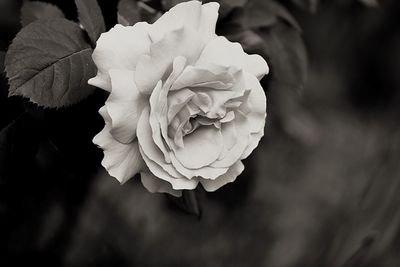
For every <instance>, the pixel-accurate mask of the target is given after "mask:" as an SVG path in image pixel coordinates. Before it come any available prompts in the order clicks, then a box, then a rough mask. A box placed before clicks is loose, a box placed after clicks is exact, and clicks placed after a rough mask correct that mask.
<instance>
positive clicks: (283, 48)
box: [258, 24, 307, 89]
mask: <svg viewBox="0 0 400 267" xmlns="http://www.w3.org/2000/svg"><path fill="white" fill-rule="evenodd" d="M258 33H259V35H260V36H261V37H262V38H263V39H264V40H265V42H264V49H263V51H264V54H265V56H266V58H267V62H268V63H269V64H270V67H271V68H270V69H271V76H272V79H274V80H275V81H279V82H280V83H283V84H285V85H288V86H290V87H295V88H297V89H302V88H303V86H304V83H305V81H306V79H307V51H306V48H305V45H304V41H303V39H302V37H301V34H300V33H299V32H298V31H296V30H294V29H292V28H291V27H289V26H287V25H284V24H277V25H275V26H274V27H270V28H264V29H261V30H260V31H259V32H258Z"/></svg>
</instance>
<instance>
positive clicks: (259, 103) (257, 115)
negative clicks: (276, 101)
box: [241, 73, 267, 133]
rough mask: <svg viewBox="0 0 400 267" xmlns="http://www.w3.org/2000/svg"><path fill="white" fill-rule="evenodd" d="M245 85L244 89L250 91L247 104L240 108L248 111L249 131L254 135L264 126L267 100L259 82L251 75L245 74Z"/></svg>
mask: <svg viewBox="0 0 400 267" xmlns="http://www.w3.org/2000/svg"><path fill="white" fill-rule="evenodd" d="M245 84H246V85H245V86H246V88H250V89H251V90H250V94H249V96H248V102H247V103H245V104H244V107H241V108H242V109H243V108H244V109H246V110H249V111H250V113H248V114H247V116H246V117H247V119H248V122H249V127H250V128H249V130H250V132H251V133H256V132H259V131H260V130H261V129H263V128H264V125H265V118H266V116H267V98H266V96H265V93H264V90H263V88H262V87H261V85H260V82H259V81H258V80H257V79H256V78H255V77H254V76H253V75H250V74H248V73H246V74H245Z"/></svg>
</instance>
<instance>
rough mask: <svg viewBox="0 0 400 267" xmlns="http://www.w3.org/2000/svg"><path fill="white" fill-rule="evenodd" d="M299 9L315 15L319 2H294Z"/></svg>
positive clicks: (306, 0)
mask: <svg viewBox="0 0 400 267" xmlns="http://www.w3.org/2000/svg"><path fill="white" fill-rule="evenodd" d="M292 1H293V3H294V4H295V5H297V6H298V7H300V8H302V9H304V10H307V11H309V12H312V13H314V12H315V11H317V7H318V4H319V0H292Z"/></svg>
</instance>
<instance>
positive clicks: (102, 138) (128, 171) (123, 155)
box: [93, 106, 145, 184]
mask: <svg viewBox="0 0 400 267" xmlns="http://www.w3.org/2000/svg"><path fill="white" fill-rule="evenodd" d="M99 113H100V114H101V115H102V117H103V118H104V121H105V127H104V128H103V130H102V131H101V132H100V133H98V134H97V135H96V136H95V137H94V138H93V143H94V144H96V145H98V146H99V147H101V148H102V149H103V151H104V158H103V160H102V162H101V164H102V165H103V167H104V168H105V169H106V170H107V171H108V173H109V174H110V175H111V176H113V177H115V178H116V179H117V180H118V181H119V182H120V183H121V184H123V183H125V182H126V181H128V180H129V179H130V178H132V177H133V176H134V175H135V174H136V173H138V172H140V171H141V170H143V168H145V164H144V162H143V159H142V157H141V155H140V152H139V147H138V143H137V142H136V141H134V142H132V143H129V144H122V143H120V142H118V141H116V140H115V139H114V138H113V136H112V135H111V134H110V129H111V126H110V121H111V118H110V117H109V115H108V113H107V109H106V107H105V106H103V107H102V108H101V109H100V110H99Z"/></svg>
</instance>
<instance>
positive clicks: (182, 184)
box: [139, 146, 199, 190]
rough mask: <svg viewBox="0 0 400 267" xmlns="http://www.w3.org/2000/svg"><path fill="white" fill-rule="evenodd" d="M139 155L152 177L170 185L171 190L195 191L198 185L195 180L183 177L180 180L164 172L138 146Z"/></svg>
mask: <svg viewBox="0 0 400 267" xmlns="http://www.w3.org/2000/svg"><path fill="white" fill-rule="evenodd" d="M139 149H140V153H141V154H142V156H143V159H144V161H145V162H146V165H147V167H148V168H149V170H150V171H151V173H153V174H154V176H156V177H158V178H159V179H162V180H164V181H166V182H168V183H170V184H171V185H172V188H173V189H176V190H181V189H185V190H186V189H187V190H189V189H195V188H196V186H197V184H198V183H199V181H198V179H197V178H193V179H187V178H185V177H183V176H181V177H180V178H176V177H173V176H171V175H170V174H169V173H168V172H166V171H165V170H164V169H163V168H162V167H161V166H160V165H159V164H158V163H157V162H154V161H152V160H151V159H149V158H148V157H147V156H146V154H145V153H144V152H143V149H142V147H140V146H139Z"/></svg>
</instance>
